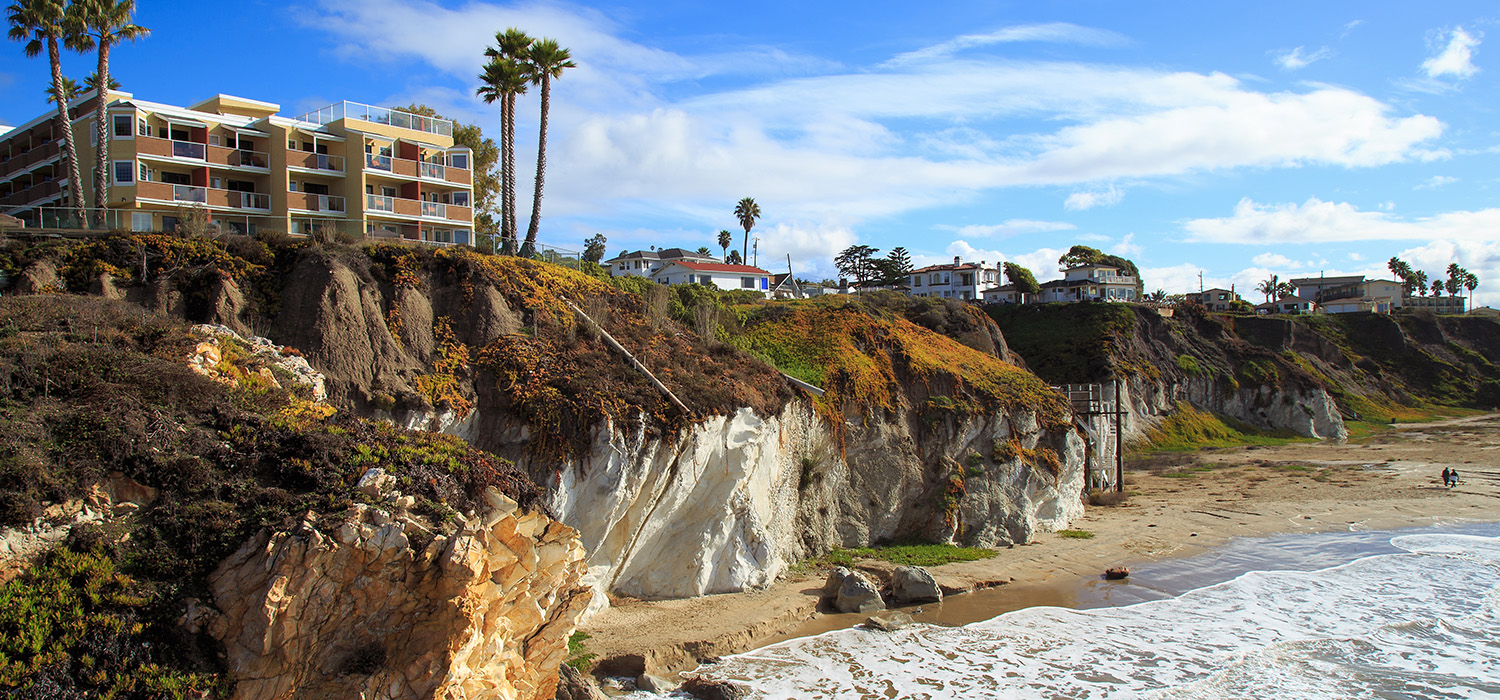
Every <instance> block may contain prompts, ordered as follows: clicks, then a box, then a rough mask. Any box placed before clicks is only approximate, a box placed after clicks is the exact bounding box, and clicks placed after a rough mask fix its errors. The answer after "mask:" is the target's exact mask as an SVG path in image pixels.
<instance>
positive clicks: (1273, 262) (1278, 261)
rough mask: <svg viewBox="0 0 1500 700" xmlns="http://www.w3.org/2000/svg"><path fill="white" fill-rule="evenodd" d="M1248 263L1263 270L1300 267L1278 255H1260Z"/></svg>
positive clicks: (1299, 264) (1291, 260)
mask: <svg viewBox="0 0 1500 700" xmlns="http://www.w3.org/2000/svg"><path fill="white" fill-rule="evenodd" d="M1250 262H1251V263H1254V264H1255V265H1256V266H1258V267H1265V268H1273V267H1274V268H1287V267H1292V268H1296V267H1302V263H1301V262H1298V261H1296V260H1293V259H1291V258H1289V257H1287V256H1285V255H1282V254H1280V253H1261V254H1260V255H1257V256H1255V257H1253V258H1251V259H1250Z"/></svg>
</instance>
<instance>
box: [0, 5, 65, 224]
mask: <svg viewBox="0 0 1500 700" xmlns="http://www.w3.org/2000/svg"><path fill="white" fill-rule="evenodd" d="M8 20H9V21H10V31H9V32H7V36H9V37H10V38H11V40H12V41H24V42H26V47H25V48H24V49H22V51H24V52H25V53H26V56H27V58H35V57H36V56H37V55H38V54H40V53H41V52H42V50H43V49H45V50H46V51H47V62H48V64H50V67H51V69H52V87H51V88H49V89H48V95H49V99H50V100H51V101H52V102H54V103H56V105H57V117H56V119H57V121H56V123H55V125H54V129H55V130H56V131H57V132H58V133H60V134H61V135H62V138H63V159H64V163H65V164H66V167H67V169H68V201H69V203H70V204H71V205H72V206H75V207H82V206H83V205H84V204H83V180H82V179H81V178H79V172H80V167H79V165H78V147H77V143H76V141H75V140H74V137H73V122H72V120H71V119H69V118H68V102H69V101H70V100H71V99H72V98H73V97H74V96H76V95H77V94H78V85H77V83H74V82H73V81H72V80H71V79H68V78H65V77H63V74H62V51H61V49H60V46H61V45H62V44H64V43H66V39H67V32H68V25H67V10H66V6H65V5H64V4H63V2H62V0H17V1H16V2H14V3H11V6H10V8H9V16H8ZM69 84H72V88H71V92H70V91H69Z"/></svg>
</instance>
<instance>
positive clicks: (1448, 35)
mask: <svg viewBox="0 0 1500 700" xmlns="http://www.w3.org/2000/svg"><path fill="white" fill-rule="evenodd" d="M187 7H189V5H186V4H183V3H175V2H174V3H161V2H146V3H143V4H142V6H141V8H140V11H139V13H138V17H137V19H138V22H139V23H140V24H143V25H145V26H147V27H149V28H151V29H152V30H153V35H152V36H151V37H150V38H148V39H146V40H144V41H142V42H140V43H138V44H135V45H133V46H132V45H127V46H124V47H121V48H120V49H119V50H117V51H116V53H115V60H114V66H115V68H114V71H115V73H116V74H117V76H118V78H119V79H120V80H121V82H123V83H124V88H125V89H126V90H129V91H132V92H135V93H136V94H137V95H139V96H141V97H143V98H145V99H149V100H154V101H161V102H169V103H176V104H186V103H190V102H193V101H196V100H198V99H202V98H203V97H206V96H208V95H211V94H213V93H217V92H225V93H229V94H235V95H242V96H245V97H253V98H257V99H264V100H269V101H272V102H277V103H279V104H281V105H282V106H283V114H287V115H296V114H299V113H301V112H302V111H304V110H308V109H312V108H316V107H318V106H322V105H324V104H327V103H331V102H334V101H337V100H340V99H349V100H355V101H361V102H369V103H374V104H380V105H401V104H406V103H410V102H413V101H417V102H424V103H426V104H429V105H432V106H433V107H435V108H437V109H438V110H439V111H441V112H443V113H445V114H448V115H450V116H454V117H457V118H458V119H460V120H462V121H465V122H477V123H479V124H481V125H483V126H485V127H486V128H487V129H492V128H493V126H494V125H496V124H497V123H498V112H497V111H496V110H495V109H493V108H490V107H487V106H485V105H484V104H482V103H481V102H479V101H477V100H476V99H474V98H473V97H472V95H473V91H474V88H475V87H476V81H475V79H474V76H475V75H476V74H477V73H478V72H479V68H480V65H481V63H482V52H483V49H484V47H485V45H486V44H487V43H488V42H490V41H492V38H493V34H494V32H495V31H496V30H500V29H504V28H505V27H508V26H517V27H520V28H522V29H524V30H526V31H528V32H530V33H532V34H533V35H541V36H549V37H554V38H556V39H558V40H559V41H560V42H561V43H562V44H563V45H564V46H567V47H569V48H570V49H571V50H572V51H573V55H574V58H575V61H576V62H577V63H578V64H579V68H577V69H575V70H572V71H570V72H568V73H566V74H565V75H564V77H563V78H562V79H561V80H560V81H558V83H557V84H556V86H555V89H554V93H553V112H552V130H551V131H550V132H549V148H548V155H549V169H548V180H547V183H548V187H547V192H546V194H547V198H546V201H545V204H544V207H543V212H544V214H545V217H544V224H543V232H542V238H543V239H544V240H546V241H549V242H552V243H555V244H557V245H562V246H569V247H574V248H577V247H581V242H582V240H583V239H584V238H586V237H588V236H590V235H592V234H594V233H596V232H598V233H603V234H605V235H606V236H607V237H608V238H609V251H610V253H611V254H614V253H615V252H617V251H619V250H622V249H627V248H628V249H635V248H641V247H645V246H648V245H678V246H684V247H689V248H696V247H698V246H700V245H706V246H709V247H711V248H715V249H717V246H716V243H715V242H714V239H715V234H716V232H717V231H718V230H719V229H721V228H725V229H730V230H731V231H733V232H735V234H736V235H735V240H736V241H737V243H736V247H738V241H739V239H740V230H739V229H738V228H737V225H736V222H735V220H734V218H733V216H732V213H731V212H732V209H733V207H734V203H735V202H736V201H737V200H739V199H740V198H741V197H745V196H753V197H755V198H756V200H757V201H758V202H759V203H760V205H761V208H762V211H763V212H764V216H763V218H762V220H761V223H760V224H759V226H758V227H757V229H756V231H755V234H754V235H756V236H758V237H759V238H760V256H759V257H760V262H761V264H762V266H763V267H766V268H768V269H772V270H773V271H781V270H784V269H785V265H786V262H785V261H786V256H787V255H788V254H790V255H791V256H792V258H793V264H794V266H795V269H796V271H797V272H798V273H799V275H807V276H812V277H823V276H832V275H833V274H834V272H833V266H832V257H833V256H834V255H835V254H836V253H837V252H838V251H839V250H841V249H843V248H844V247H846V246H849V245H852V244H854V243H864V244H868V245H871V246H874V247H876V248H879V249H881V250H882V251H885V250H888V249H890V248H892V247H894V246H898V245H899V246H904V247H906V248H907V249H908V250H910V251H911V252H912V253H913V255H914V257H915V258H916V259H917V261H918V262H938V261H943V260H951V258H952V257H953V256H955V255H960V256H963V257H964V258H965V259H973V260H981V259H982V260H987V261H989V262H991V263H993V262H998V261H1001V260H1010V261H1017V262H1021V263H1023V264H1026V265H1028V266H1030V267H1032V269H1033V270H1035V271H1036V272H1037V273H1038V277H1039V278H1043V279H1046V278H1049V277H1055V276H1056V259H1057V257H1058V255H1060V254H1061V253H1062V252H1063V251H1064V250H1066V249H1067V248H1068V246H1070V245H1072V244H1074V243H1083V244H1086V245H1091V246H1094V247H1097V248H1100V249H1103V250H1106V251H1109V252H1114V253H1118V254H1122V255H1126V256H1128V257H1131V258H1132V259H1134V260H1136V262H1137V263H1138V264H1139V265H1140V267H1141V268H1142V270H1143V275H1144V277H1145V278H1146V279H1145V281H1146V286H1147V288H1148V289H1156V288H1162V289H1166V290H1167V291H1169V292H1185V291H1189V290H1191V289H1196V288H1197V286H1198V279H1199V277H1198V275H1199V273H1200V272H1201V273H1202V274H1203V280H1204V284H1205V285H1226V286H1227V285H1228V284H1231V283H1233V284H1236V285H1238V288H1240V289H1241V290H1245V291H1248V288H1249V287H1250V286H1252V285H1253V284H1254V283H1255V282H1256V281H1258V280H1260V279H1264V278H1265V277H1266V276H1267V275H1268V274H1271V273H1276V274H1279V275H1281V276H1282V277H1283V278H1286V277H1295V276H1316V275H1318V274H1320V272H1321V273H1325V274H1329V275H1332V274H1340V273H1367V274H1376V273H1381V272H1382V271H1383V270H1384V261H1385V260H1386V259H1387V258H1389V257H1391V256H1392V255H1400V256H1402V257H1403V258H1405V259H1407V260H1408V261H1410V262H1412V263H1414V264H1416V265H1417V266H1418V267H1420V268H1423V269H1426V270H1428V272H1429V274H1436V273H1439V272H1440V271H1441V270H1442V269H1443V268H1444V267H1446V266H1447V264H1448V263H1449V262H1453V261H1457V262H1459V263H1460V264H1462V265H1465V266H1466V267H1468V268H1469V269H1471V270H1473V271H1475V272H1476V273H1477V274H1478V275H1479V276H1480V277H1481V283H1482V284H1481V287H1480V289H1479V290H1478V293H1477V294H1476V299H1477V300H1478V301H1479V302H1480V303H1490V304H1492V305H1494V304H1500V190H1497V184H1500V181H1497V177H1500V175H1497V173H1500V167H1497V165H1500V124H1497V120H1496V118H1497V114H1496V109H1497V107H1500V100H1497V91H1496V88H1497V82H1496V74H1497V72H1500V62H1497V61H1496V57H1497V55H1500V52H1497V51H1495V50H1491V49H1490V47H1489V46H1488V45H1487V41H1488V38H1489V37H1490V36H1491V35H1496V33H1497V32H1500V25H1497V20H1500V10H1496V9H1495V6H1494V5H1493V3H1480V2H1463V1H1453V2H1438V3H1412V2H1316V3H1308V2H1297V3H1291V2H1256V3H1203V2H1170V3H1169V2H1158V3H1137V2H1104V1H1099V0H1062V1H1058V2H1046V3H1035V2H1031V3H1003V2H992V1H991V2H948V3H942V4H941V5H940V6H931V5H923V4H920V3H918V4H913V3H873V4H872V3H868V2H866V3H858V4H856V3H845V2H823V3H807V2H762V3H756V4H754V5H748V6H736V5H725V4H722V3H719V4H711V3H687V2H653V3H609V4H606V3H596V4H565V3H503V2H461V3H439V2H423V1H421V0H418V1H416V2H410V1H404V2H397V1H395V0H321V1H313V2H307V3H282V2H270V1H260V2H253V1H252V2H235V3H207V2H205V3H194V4H192V5H191V6H190V7H191V8H192V9H191V11H187V10H186V8H187ZM935 7H936V8H937V9H934V8H935ZM9 47H10V48H9V49H7V50H5V51H4V52H3V53H0V95H3V96H4V97H5V99H3V100H0V124H16V123H20V122H23V121H25V120H27V119H30V118H32V117H34V116H36V115H37V114H39V113H41V112H42V111H43V110H44V109H45V108H46V104H45V102H44V98H43V93H42V90H43V86H44V81H45V80H46V66H45V61H44V60H41V59H38V60H27V59H25V58H24V57H23V56H22V54H21V51H20V46H19V45H18V44H10V45H9ZM66 69H67V72H68V74H69V75H73V76H77V77H79V78H81V77H82V76H83V75H85V74H86V73H88V72H89V71H90V70H91V69H92V66H91V64H90V61H89V60H88V59H86V58H83V57H73V58H70V59H68V61H67V63H66ZM535 109H536V101H535V97H534V96H528V97H524V98H522V110H523V121H522V124H521V125H520V128H519V130H518V133H519V137H518V138H519V141H520V143H519V147H520V148H519V153H518V160H519V162H520V163H521V165H522V171H523V175H524V173H525V172H527V171H528V169H529V167H530V166H531V164H533V163H534V157H535V155H534V153H535V151H534V145H533V144H534V143H535V122H536V117H535V115H534V112H535ZM522 186H523V189H524V188H526V187H528V186H529V178H528V177H523V179H522ZM523 199H526V200H527V201H529V197H524V198H523ZM523 213H524V212H523ZM1250 296H1252V297H1253V296H1254V295H1253V294H1251V295H1250Z"/></svg>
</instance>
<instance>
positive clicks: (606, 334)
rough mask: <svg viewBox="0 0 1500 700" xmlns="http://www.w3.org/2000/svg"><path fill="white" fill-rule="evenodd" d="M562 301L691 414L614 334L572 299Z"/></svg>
mask: <svg viewBox="0 0 1500 700" xmlns="http://www.w3.org/2000/svg"><path fill="white" fill-rule="evenodd" d="M563 303H564V304H567V305H568V308H570V309H573V312H574V313H576V314H578V316H579V317H580V318H582V319H583V320H584V321H587V322H588V324H589V327H591V328H593V329H594V330H596V331H598V332H599V337H600V338H603V339H604V343H605V344H606V345H608V346H610V347H612V348H614V349H615V352H618V353H620V354H621V355H624V356H625V359H626V360H629V361H630V365H631V366H632V367H634V368H635V370H636V371H637V372H640V373H641V374H644V375H646V378H647V379H649V380H651V385H652V386H654V387H656V390H657V391H660V392H661V393H662V394H663V395H665V396H666V397H667V399H668V400H670V401H671V402H672V404H673V405H675V406H677V409H678V410H680V411H682V414H683V415H685V416H691V415H693V412H692V411H689V410H688V407H687V406H684V405H683V404H682V402H681V401H679V400H677V396H676V395H675V394H673V393H672V390H671V389H668V388H667V385H665V384H662V383H661V380H659V379H657V378H656V375H654V374H652V373H651V370H649V369H646V366H645V365H643V364H641V361H640V360H637V359H635V355H632V354H630V351H629V350H626V349H625V346H623V345H621V344H620V342H619V341H617V340H615V338H614V336H612V335H610V334H609V331H606V330H604V327H603V326H600V325H599V324H597V323H595V322H594V319H592V318H589V315H588V314H586V313H584V312H583V309H580V308H578V306H577V305H576V304H574V303H573V302H572V301H570V300H568V299H563Z"/></svg>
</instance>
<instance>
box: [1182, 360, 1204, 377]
mask: <svg viewBox="0 0 1500 700" xmlns="http://www.w3.org/2000/svg"><path fill="white" fill-rule="evenodd" d="M1177 369H1180V370H1182V372H1183V374H1186V375H1188V376H1190V377H1196V376H1198V375H1199V374H1201V373H1202V372H1203V370H1202V369H1201V368H1199V367H1198V360H1197V358H1194V357H1193V356H1192V355H1178V356H1177Z"/></svg>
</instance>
